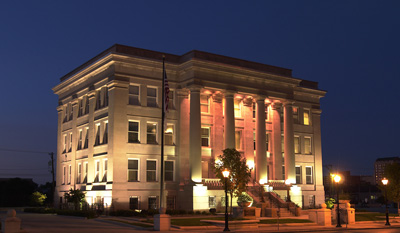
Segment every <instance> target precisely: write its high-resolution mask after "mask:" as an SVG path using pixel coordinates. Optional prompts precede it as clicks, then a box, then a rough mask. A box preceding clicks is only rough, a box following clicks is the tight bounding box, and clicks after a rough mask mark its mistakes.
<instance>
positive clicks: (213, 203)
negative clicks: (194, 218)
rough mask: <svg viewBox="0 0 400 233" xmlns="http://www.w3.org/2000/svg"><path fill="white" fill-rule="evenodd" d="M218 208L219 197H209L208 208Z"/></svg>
mask: <svg viewBox="0 0 400 233" xmlns="http://www.w3.org/2000/svg"><path fill="white" fill-rule="evenodd" d="M216 206H217V196H208V207H209V208H215V207H216Z"/></svg>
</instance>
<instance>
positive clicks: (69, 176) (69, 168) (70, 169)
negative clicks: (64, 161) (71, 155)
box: [68, 165, 72, 184]
mask: <svg viewBox="0 0 400 233" xmlns="http://www.w3.org/2000/svg"><path fill="white" fill-rule="evenodd" d="M71 173H72V167H71V165H69V166H68V184H71V176H72V174H71Z"/></svg>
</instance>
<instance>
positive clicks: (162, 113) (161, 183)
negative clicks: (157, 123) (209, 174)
mask: <svg viewBox="0 0 400 233" xmlns="http://www.w3.org/2000/svg"><path fill="white" fill-rule="evenodd" d="M165 72H166V71H165V56H164V55H163V73H162V84H161V89H162V101H161V102H162V104H161V105H162V106H161V169H160V170H161V174H160V210H159V212H160V214H165V212H164V209H163V206H162V204H163V195H164V194H163V191H164V121H165V119H164V117H165V96H164V95H165V86H164V85H165V80H164V79H165V75H166V74H165Z"/></svg>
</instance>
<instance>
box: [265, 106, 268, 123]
mask: <svg viewBox="0 0 400 233" xmlns="http://www.w3.org/2000/svg"><path fill="white" fill-rule="evenodd" d="M265 120H268V105H265Z"/></svg>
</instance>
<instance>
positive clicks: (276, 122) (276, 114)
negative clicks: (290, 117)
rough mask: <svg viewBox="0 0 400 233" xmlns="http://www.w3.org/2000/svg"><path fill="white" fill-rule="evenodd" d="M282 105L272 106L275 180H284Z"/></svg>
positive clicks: (275, 104) (274, 104) (275, 103)
mask: <svg viewBox="0 0 400 233" xmlns="http://www.w3.org/2000/svg"><path fill="white" fill-rule="evenodd" d="M281 106H282V104H281V103H277V102H274V103H273V104H272V138H271V139H272V149H273V161H272V163H273V172H272V174H273V175H274V177H273V178H272V179H273V180H282V145H281V144H282V142H281V141H282V139H281V134H282V132H281V115H280V110H281Z"/></svg>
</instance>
